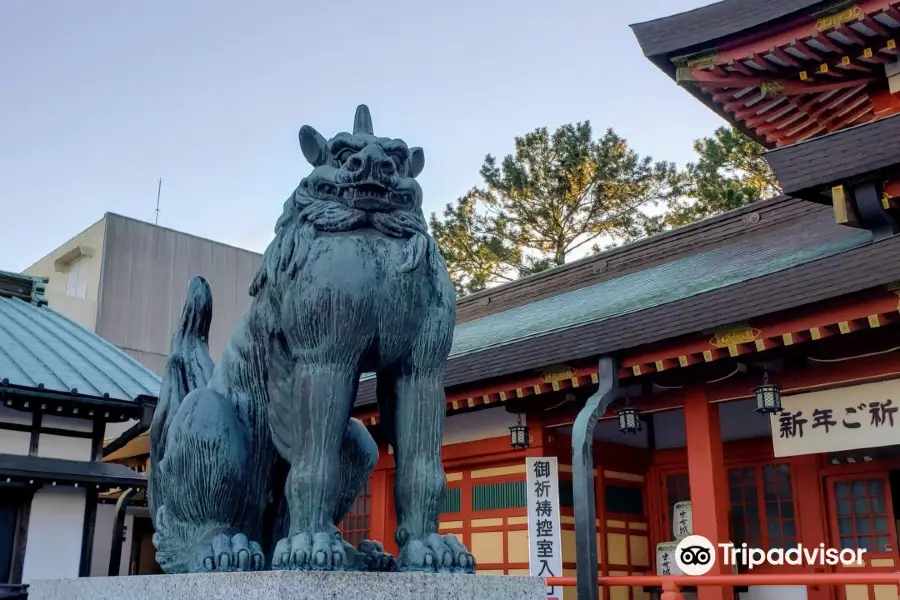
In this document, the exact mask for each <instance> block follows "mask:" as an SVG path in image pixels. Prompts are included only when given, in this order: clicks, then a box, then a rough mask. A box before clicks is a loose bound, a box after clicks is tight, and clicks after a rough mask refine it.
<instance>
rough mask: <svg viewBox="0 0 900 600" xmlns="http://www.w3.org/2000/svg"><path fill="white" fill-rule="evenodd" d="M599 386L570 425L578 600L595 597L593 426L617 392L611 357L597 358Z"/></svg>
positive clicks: (616, 370)
mask: <svg viewBox="0 0 900 600" xmlns="http://www.w3.org/2000/svg"><path fill="white" fill-rule="evenodd" d="M598 367H599V374H598V376H597V377H598V382H599V386H598V388H597V391H596V392H594V394H593V395H592V396H591V397H590V398H588V399H587V402H586V403H585V405H584V408H582V409H581V412H579V413H578V417H577V418H576V419H575V424H574V426H573V427H572V485H573V489H572V491H573V495H574V500H575V548H576V551H575V556H576V557H577V561H576V567H577V569H578V570H577V575H578V600H599V598H600V590H599V588H598V587H597V577H598V576H599V571H598V569H597V533H596V532H597V507H596V504H595V498H594V427H595V426H596V425H597V420H598V419H599V418H600V417H602V416H603V414H604V413H605V412H606V409H607V408H608V407H609V405H610V404H612V402H613V400H615V399H616V394H617V393H618V391H619V367H618V363H617V361H616V360H615V359H614V358H613V357H611V356H602V357H600V360H599V364H598Z"/></svg>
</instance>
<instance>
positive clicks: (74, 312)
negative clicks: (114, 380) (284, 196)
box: [25, 213, 262, 374]
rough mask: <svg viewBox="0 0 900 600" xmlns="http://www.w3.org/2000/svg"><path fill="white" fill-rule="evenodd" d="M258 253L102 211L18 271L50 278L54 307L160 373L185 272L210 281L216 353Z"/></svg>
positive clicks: (238, 308) (244, 293) (241, 300)
mask: <svg viewBox="0 0 900 600" xmlns="http://www.w3.org/2000/svg"><path fill="white" fill-rule="evenodd" d="M261 256H262V255H260V254H257V253H255V252H250V251H249V250H244V249H242V248H236V247H234V246H228V245H226V244H222V243H219V242H214V241H211V240H207V239H204V238H200V237H197V236H193V235H190V234H187V233H182V232H179V231H174V230H172V229H167V228H165V227H160V226H158V225H153V224H152V223H146V222H143V221H138V220H135V219H130V218H128V217H123V216H120V215H116V214H112V213H107V214H106V215H105V216H104V217H103V218H102V219H100V220H99V221H97V222H96V223H94V224H93V225H91V226H90V227H88V228H87V229H85V230H84V231H82V232H81V233H79V234H78V235H76V236H75V237H73V238H72V239H70V240H69V241H67V242H66V243H64V244H62V245H61V246H59V247H58V248H56V249H55V250H53V251H51V252H50V253H49V254H47V255H46V256H44V257H43V258H41V259H40V260H38V261H37V262H36V263H34V264H33V265H31V266H30V267H28V268H27V269H25V273H26V274H27V275H32V276H37V277H48V278H49V279H50V281H49V283H48V285H47V292H46V296H47V300H48V302H49V304H50V306H51V307H52V308H53V309H54V310H56V311H58V312H60V313H61V314H64V315H66V316H67V317H69V318H70V319H72V320H73V321H75V322H76V323H78V324H79V325H82V326H83V327H85V328H87V329H88V330H90V331H93V332H95V333H97V334H99V335H100V336H102V337H104V338H106V339H107V340H108V341H110V342H111V343H113V344H114V345H115V346H116V347H118V348H119V349H121V350H123V351H125V352H127V353H128V354H130V355H131V356H133V357H134V358H136V359H137V360H138V361H140V362H141V363H143V364H144V365H146V366H147V367H149V368H150V369H151V370H152V371H154V372H155V373H157V374H161V373H162V370H163V367H164V366H165V363H166V357H167V356H168V352H169V343H170V341H171V336H172V331H173V330H174V327H175V324H176V322H177V319H178V316H179V315H180V314H181V308H182V305H183V303H184V294H185V290H186V289H187V284H188V281H189V280H190V278H191V277H193V276H194V275H202V276H203V277H205V278H206V279H207V280H208V281H209V283H210V285H211V286H212V291H213V298H214V302H215V307H214V314H213V324H212V329H211V332H210V342H209V347H210V352H211V353H212V357H213V360H215V359H217V358H218V356H219V353H220V352H221V351H222V348H223V347H224V346H225V342H226V341H227V340H228V336H229V335H230V334H231V330H232V328H233V325H234V322H235V321H236V320H237V318H238V316H239V315H240V314H241V313H242V312H243V310H244V307H245V306H246V304H247V299H248V297H247V286H248V285H249V283H250V279H251V278H252V277H253V274H254V273H255V272H256V267H257V265H259V261H260V259H261Z"/></svg>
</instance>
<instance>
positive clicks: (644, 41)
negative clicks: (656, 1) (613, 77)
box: [631, 0, 828, 57]
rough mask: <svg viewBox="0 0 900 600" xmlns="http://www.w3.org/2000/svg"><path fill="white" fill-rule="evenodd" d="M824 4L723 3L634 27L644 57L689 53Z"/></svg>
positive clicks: (799, 0)
mask: <svg viewBox="0 0 900 600" xmlns="http://www.w3.org/2000/svg"><path fill="white" fill-rule="evenodd" d="M827 3H828V2H825V1H823V0H721V2H715V3H712V4H708V5H706V6H701V7H700V8H696V9H694V10H689V11H686V12H682V13H678V14H674V15H671V16H667V17H662V18H659V19H654V20H652V21H647V22H645V23H636V24H634V25H632V26H631V29H632V31H634V35H635V37H637V39H638V43H639V44H640V45H641V49H642V50H643V51H644V56H647V57H655V56H661V55H666V54H670V53H674V52H678V51H683V50H687V49H690V48H693V47H695V46H700V45H704V44H708V43H711V42H714V41H716V40H720V39H722V38H725V37H728V36H731V35H735V34H737V33H741V32H743V31H747V30H749V29H753V28H754V27H759V26H760V25H765V24H767V23H770V22H772V21H775V20H777V19H782V18H784V17H786V16H789V15H792V14H794V13H797V12H800V11H807V12H810V9H813V8H817V7H819V6H821V5H826V4H827Z"/></svg>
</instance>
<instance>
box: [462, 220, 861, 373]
mask: <svg viewBox="0 0 900 600" xmlns="http://www.w3.org/2000/svg"><path fill="white" fill-rule="evenodd" d="M830 233H831V235H830V236H828V237H824V236H823V232H822V231H821V230H817V229H814V228H811V227H810V226H809V223H798V224H797V225H795V226H793V227H790V228H787V229H786V230H783V231H778V232H775V233H772V234H770V235H767V236H761V237H758V238H755V239H749V240H745V241H742V242H738V243H736V244H732V245H728V246H723V247H721V248H717V249H715V250H712V251H709V252H704V253H702V254H695V255H693V256H688V257H687V258H684V259H681V260H677V261H674V262H670V263H667V264H662V265H659V266H656V267H652V268H650V269H645V270H642V271H638V272H636V273H631V274H629V275H625V276H623V277H618V278H616V279H611V280H609V281H604V282H601V283H599V284H596V285H593V286H590V287H587V288H582V289H580V290H575V291H573V292H569V293H567V294H561V295H559V296H553V297H550V298H546V299H544V300H541V301H538V302H534V303H532V304H526V305H525V306H520V307H518V308H514V309H512V310H508V311H506V312H502V313H499V314H496V315H491V316H488V317H485V318H483V319H478V320H475V321H470V322H468V323H463V324H462V325H459V326H457V328H456V334H455V335H454V337H453V349H452V350H451V353H450V357H451V358H453V357H456V356H462V355H465V354H469V353H471V352H478V351H481V350H485V349H487V348H489V347H492V346H501V345H503V344H506V343H509V342H512V341H518V340H522V339H525V338H529V337H532V336H536V335H543V334H546V333H551V332H554V331H560V330H564V329H567V328H569V327H574V326H577V325H584V324H585V323H592V322H595V321H600V320H603V319H608V318H610V317H615V316H619V315H623V314H626V313H631V312H637V311H640V310H643V309H646V308H651V307H653V306H658V305H660V304H665V303H667V302H674V301H676V300H680V299H682V298H686V297H688V296H694V295H697V294H702V293H704V292H708V291H710V290H714V289H718V288H722V287H727V286H729V285H734V284H736V283H741V282H742V281H746V280H748V279H753V278H754V277H760V276H763V275H768V274H769V273H775V272H777V271H781V270H783V269H787V268H790V267H793V266H794V265H798V264H801V263H805V262H809V261H811V260H816V259H818V258H821V257H823V256H828V255H831V254H836V253H838V252H841V251H843V250H847V249H849V248H852V247H854V246H858V245H860V244H863V243H865V242H868V241H870V240H871V234H870V233H869V232H868V231H861V230H853V229H843V230H841V229H839V228H837V227H835V228H831V232H830ZM823 238H824V239H823Z"/></svg>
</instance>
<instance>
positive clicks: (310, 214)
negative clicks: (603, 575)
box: [148, 106, 475, 573]
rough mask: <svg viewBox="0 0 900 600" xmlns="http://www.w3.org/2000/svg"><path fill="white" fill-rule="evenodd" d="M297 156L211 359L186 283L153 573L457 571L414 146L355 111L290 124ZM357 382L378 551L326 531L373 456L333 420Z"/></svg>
mask: <svg viewBox="0 0 900 600" xmlns="http://www.w3.org/2000/svg"><path fill="white" fill-rule="evenodd" d="M300 147H301V149H302V151H303V155H304V156H305V157H306V159H307V160H308V161H309V162H310V163H311V164H312V166H313V170H312V172H311V173H310V174H309V176H308V177H306V178H305V179H303V180H302V181H301V182H300V185H299V187H298V188H297V189H296V190H295V191H294V193H293V195H292V196H291V197H290V198H289V199H288V201H287V202H286V203H285V204H284V213H283V214H282V215H281V217H280V218H279V219H278V222H277V224H276V226H275V239H274V240H273V241H272V243H271V244H269V247H268V248H267V249H266V252H265V254H264V256H263V258H262V263H261V265H260V267H259V271H258V272H257V274H256V276H255V278H254V279H253V281H252V283H251V284H250V290H249V292H250V297H251V298H250V303H249V305H248V307H247V310H246V312H245V313H244V315H243V316H242V318H241V320H240V321H239V323H238V325H237V327H236V329H235V331H234V333H233V334H232V336H231V339H230V340H229V342H228V344H227V347H226V348H225V350H224V352H223V354H222V356H221V358H220V359H219V362H218V364H216V365H213V361H212V360H211V358H210V354H209V348H208V345H207V338H208V335H209V327H210V320H211V318H212V294H211V292H210V287H209V285H208V283H207V282H206V281H205V280H203V279H202V278H200V277H196V278H194V279H193V280H192V281H191V282H190V284H189V286H188V293H187V300H186V301H185V306H184V311H183V313H182V316H181V321H180V323H179V326H178V329H177V330H176V332H175V334H174V336H173V340H172V348H171V354H170V357H169V360H168V363H167V365H166V371H165V374H164V377H163V384H162V390H161V392H160V400H159V406H158V407H157V410H156V414H155V415H154V417H153V423H152V426H151V432H150V435H151V438H150V439H151V452H150V455H151V461H152V466H151V470H150V483H149V490H148V500H149V505H150V511H151V515H152V517H153V522H154V525H155V527H156V534H155V535H154V538H153V541H154V544H155V546H156V549H157V555H156V558H157V561H158V562H159V565H160V566H161V567H162V568H163V570H164V571H166V572H168V573H186V572H198V571H249V570H262V569H269V568H271V569H277V570H286V569H290V570H306V569H309V570H363V571H388V570H400V571H437V572H469V573H473V572H474V571H475V560H474V558H473V557H472V555H471V554H470V553H469V552H468V551H467V550H466V548H465V547H463V545H462V544H461V543H460V542H459V541H458V540H457V539H456V538H455V537H454V536H445V535H440V534H439V533H438V513H439V502H440V498H441V495H442V493H443V491H444V487H445V477H444V471H443V468H442V466H441V457H440V450H441V436H442V434H443V421H444V409H445V397H444V384H443V372H444V363H445V362H446V359H447V355H448V354H449V352H450V345H451V342H452V338H453V328H454V324H455V321H456V297H455V293H454V290H453V285H452V284H451V281H450V278H449V276H448V274H447V268H446V265H445V264H444V260H443V258H442V257H441V255H440V253H439V251H438V249H437V246H436V245H435V243H434V240H433V239H432V238H431V236H430V235H429V233H428V231H427V228H426V223H425V218H424V215H423V213H422V188H421V187H420V186H419V184H418V183H417V182H416V180H415V178H416V176H418V175H419V173H421V172H422V168H423V167H424V164H425V158H424V154H423V152H422V149H421V148H409V147H407V145H406V144H405V143H404V142H403V141H402V140H395V139H388V138H380V137H375V135H374V132H373V129H372V119H371V116H370V114H369V110H368V108H366V107H365V106H360V107H359V108H358V109H357V111H356V118H355V122H354V125H353V133H352V134H350V133H339V134H337V135H336V136H334V137H333V138H331V139H330V140H326V139H325V138H324V137H323V136H321V135H320V134H319V133H318V132H317V131H316V130H315V129H313V128H312V127H309V126H304V127H303V128H302V129H300ZM367 372H368V373H371V372H374V373H375V374H376V375H377V397H378V408H379V410H380V414H381V421H382V423H383V427H384V429H385V431H386V433H387V437H388V440H389V442H390V444H391V445H392V446H393V449H394V458H395V463H396V486H395V489H394V500H395V505H396V511H397V525H398V526H397V530H396V541H397V545H398V547H399V549H400V553H399V555H398V556H397V557H396V558H395V557H393V556H390V555H388V554H387V553H386V552H385V551H384V548H383V547H382V546H381V544H379V543H378V542H373V541H365V542H363V543H362V544H360V546H359V547H353V546H352V545H350V544H348V543H347V542H345V541H344V540H343V539H342V538H341V535H340V533H339V530H338V525H339V523H340V522H341V520H342V519H343V517H344V515H345V513H346V512H347V511H348V509H349V508H350V506H351V505H352V504H353V502H354V501H355V500H356V498H357V496H358V495H359V494H360V492H361V491H362V489H363V487H364V486H365V483H366V481H367V480H368V478H369V475H370V474H371V472H372V469H373V468H374V466H375V463H376V460H377V459H378V449H377V445H376V443H375V441H374V440H373V439H372V436H371V435H370V433H369V432H368V430H367V429H366V428H365V427H364V426H363V424H362V423H361V422H359V421H358V420H356V419H352V418H351V417H350V414H351V409H352V407H353V403H354V401H355V399H356V392H357V387H358V385H359V378H360V375H361V374H363V373H367Z"/></svg>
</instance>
